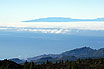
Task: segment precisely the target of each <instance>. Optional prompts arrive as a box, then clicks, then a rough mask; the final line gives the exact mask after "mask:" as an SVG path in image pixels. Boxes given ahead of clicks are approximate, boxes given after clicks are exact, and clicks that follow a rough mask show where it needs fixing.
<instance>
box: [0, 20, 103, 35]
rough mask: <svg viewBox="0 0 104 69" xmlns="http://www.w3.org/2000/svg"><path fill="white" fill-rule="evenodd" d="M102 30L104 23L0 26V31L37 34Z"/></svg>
mask: <svg viewBox="0 0 104 69" xmlns="http://www.w3.org/2000/svg"><path fill="white" fill-rule="evenodd" d="M73 29H77V30H104V22H65V23H64V22H59V23H55V22H52V23H48V22H31V23H8V24H1V23H0V30H13V31H29V32H39V33H53V34H61V33H64V34H65V33H70V32H71V30H73Z"/></svg>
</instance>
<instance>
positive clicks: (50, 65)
mask: <svg viewBox="0 0 104 69" xmlns="http://www.w3.org/2000/svg"><path fill="white" fill-rule="evenodd" d="M0 69H104V58H99V59H90V58H89V59H78V60H77V61H69V60H66V61H63V60H60V61H56V62H51V61H48V60H47V61H46V62H45V63H40V64H36V63H34V62H27V61H26V62H25V63H24V64H17V63H15V62H13V61H9V60H3V61H0Z"/></svg>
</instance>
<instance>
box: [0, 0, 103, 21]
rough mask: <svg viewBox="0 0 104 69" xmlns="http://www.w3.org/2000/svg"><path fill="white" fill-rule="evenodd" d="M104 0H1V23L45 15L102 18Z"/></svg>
mask: <svg viewBox="0 0 104 69" xmlns="http://www.w3.org/2000/svg"><path fill="white" fill-rule="evenodd" d="M103 7H104V0H0V8H1V9H0V23H8V22H11V23H13V22H20V21H24V20H29V19H36V18H43V17H70V18H81V19H86V18H88V19H90V18H92V19H93V18H101V17H104V14H103V12H104V9H103Z"/></svg>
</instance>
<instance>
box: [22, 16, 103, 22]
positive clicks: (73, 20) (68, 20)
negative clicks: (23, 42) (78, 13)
mask: <svg viewBox="0 0 104 69" xmlns="http://www.w3.org/2000/svg"><path fill="white" fill-rule="evenodd" d="M81 21H104V18H97V19H72V18H64V17H48V18H39V19H34V20H26V21H23V22H81Z"/></svg>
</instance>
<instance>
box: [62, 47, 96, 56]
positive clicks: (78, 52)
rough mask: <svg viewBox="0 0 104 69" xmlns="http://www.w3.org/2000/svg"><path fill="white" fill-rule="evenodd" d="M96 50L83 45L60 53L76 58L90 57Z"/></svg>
mask: <svg viewBox="0 0 104 69" xmlns="http://www.w3.org/2000/svg"><path fill="white" fill-rule="evenodd" d="M95 52H96V50H93V49H91V48H89V47H83V48H77V49H74V50H71V51H66V52H64V53H62V54H61V55H62V56H76V57H78V58H81V57H92V55H93V54H94V53H95Z"/></svg>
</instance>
